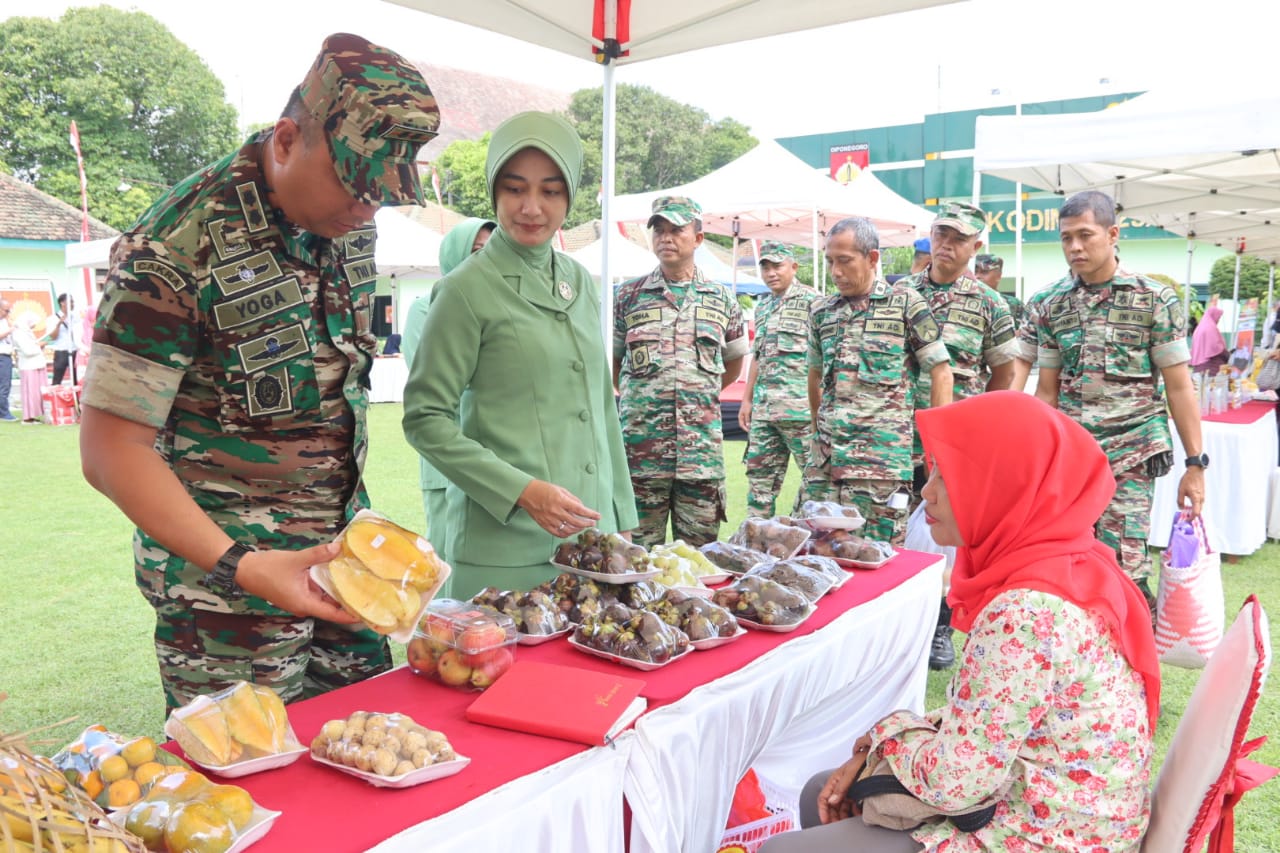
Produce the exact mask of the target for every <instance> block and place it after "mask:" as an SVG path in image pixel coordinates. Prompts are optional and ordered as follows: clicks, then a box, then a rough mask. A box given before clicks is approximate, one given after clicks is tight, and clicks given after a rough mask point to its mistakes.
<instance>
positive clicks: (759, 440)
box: [742, 418, 813, 518]
mask: <svg viewBox="0 0 1280 853" xmlns="http://www.w3.org/2000/svg"><path fill="white" fill-rule="evenodd" d="M812 434H813V430H812V428H811V427H810V425H809V422H808V421H766V420H761V419H760V418H752V419H751V431H750V432H749V433H748V434H747V449H746V451H745V452H744V453H743V455H742V461H743V462H744V463H746V466H747V515H749V516H752V517H755V518H771V517H772V516H773V515H774V509H775V505H776V503H777V497H778V492H779V491H780V490H781V489H782V482H783V480H785V479H786V478H787V460H788V459H789V458H791V457H794V458H795V460H796V467H797V468H799V469H800V471H801V472H802V473H803V472H804V465H805V458H806V457H807V456H808V453H809V437H810V436H811V435H812ZM800 497H801V496H800V494H798V493H797V494H796V503H795V506H794V507H792V509H791V512H792V514H795V511H796V507H799V506H800Z"/></svg>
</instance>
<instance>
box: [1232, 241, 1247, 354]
mask: <svg viewBox="0 0 1280 853" xmlns="http://www.w3.org/2000/svg"><path fill="white" fill-rule="evenodd" d="M1243 254H1244V243H1243V242H1241V244H1240V246H1239V248H1237V249H1236V277H1235V282H1234V283H1233V284H1232V285H1231V304H1232V306H1233V308H1234V310H1235V315H1236V316H1235V320H1234V321H1233V322H1232V323H1231V346H1230V347H1229V349H1230V350H1232V351H1234V350H1235V348H1236V338H1237V337H1239V335H1240V257H1241V256H1242V255H1243Z"/></svg>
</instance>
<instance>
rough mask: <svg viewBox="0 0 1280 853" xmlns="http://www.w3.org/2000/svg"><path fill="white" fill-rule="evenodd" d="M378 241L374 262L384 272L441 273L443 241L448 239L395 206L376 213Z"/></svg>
mask: <svg viewBox="0 0 1280 853" xmlns="http://www.w3.org/2000/svg"><path fill="white" fill-rule="evenodd" d="M373 219H374V223H375V224H376V225H377V227H378V242H377V244H376V245H375V246H374V249H373V262H374V264H375V265H376V266H377V268H378V273H379V274H380V275H389V276H395V277H398V278H407V277H409V276H439V275H440V242H441V241H442V240H443V239H444V238H443V237H441V236H440V235H439V234H437V233H436V232H434V231H432V230H431V229H430V228H425V227H423V226H421V225H419V224H418V223H416V222H414V221H413V220H411V219H409V218H408V217H407V216H405V215H404V214H402V213H400V212H399V211H398V210H396V209H395V208H394V207H383V208H380V209H379V210H378V212H377V213H376V214H374V217H373Z"/></svg>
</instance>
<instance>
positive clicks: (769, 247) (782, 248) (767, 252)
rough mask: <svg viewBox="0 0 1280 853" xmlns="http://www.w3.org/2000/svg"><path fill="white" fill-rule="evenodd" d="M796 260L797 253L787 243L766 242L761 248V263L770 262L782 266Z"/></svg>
mask: <svg viewBox="0 0 1280 853" xmlns="http://www.w3.org/2000/svg"><path fill="white" fill-rule="evenodd" d="M795 259H796V254H795V252H793V251H791V247H790V246H788V245H787V244H786V243H779V242H777V241H775V240H766V241H765V242H764V243H763V244H762V245H761V246H760V262H761V263H764V262H765V261H768V262H769V263H772V264H781V263H784V262H785V261H794V260H795Z"/></svg>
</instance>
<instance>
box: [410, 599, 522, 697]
mask: <svg viewBox="0 0 1280 853" xmlns="http://www.w3.org/2000/svg"><path fill="white" fill-rule="evenodd" d="M516 640H517V635H516V623H515V620H514V619H512V618H511V617H510V616H508V615H506V614H505V613H499V612H498V611H496V610H494V609H493V608H490V607H484V606H481V605H477V604H472V603H471V602H469V601H458V600H456V599H453V598H440V599H436V600H435V601H432V602H431V603H430V604H428V605H427V609H426V612H424V613H423V614H422V619H421V620H420V621H419V622H418V627H417V628H416V629H414V632H413V637H412V638H411V639H410V640H409V643H408V647H407V652H408V658H409V668H410V669H412V670H413V671H414V672H415V673H417V674H418V675H421V676H424V677H426V678H430V679H433V680H435V681H439V682H441V683H442V684H447V685H449V686H450V687H457V688H459V689H460V690H483V689H485V688H486V687H488V686H489V685H490V684H492V683H493V682H494V681H496V680H497V679H498V678H499V677H500V676H501V675H502V674H503V673H504V672H506V671H507V670H508V669H510V667H511V664H512V663H513V662H514V661H515V657H516Z"/></svg>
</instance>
